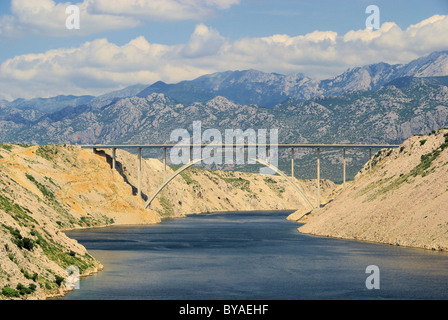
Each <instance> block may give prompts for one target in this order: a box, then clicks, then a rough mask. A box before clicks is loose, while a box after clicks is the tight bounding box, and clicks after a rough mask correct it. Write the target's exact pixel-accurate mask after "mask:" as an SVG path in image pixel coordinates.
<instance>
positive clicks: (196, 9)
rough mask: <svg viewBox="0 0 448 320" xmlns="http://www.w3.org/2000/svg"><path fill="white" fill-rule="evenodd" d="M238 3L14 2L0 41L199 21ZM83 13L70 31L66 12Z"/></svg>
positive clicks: (2, 22)
mask: <svg viewBox="0 0 448 320" xmlns="http://www.w3.org/2000/svg"><path fill="white" fill-rule="evenodd" d="M238 3H239V0H114V1H111V0H83V1H82V2H79V3H72V2H66V3H56V2H55V1H53V0H32V1H30V0H11V15H3V16H1V17H0V39H1V38H17V37H20V36H23V35H25V34H28V33H31V34H35V35H39V36H46V37H72V36H85V35H89V34H96V33H101V32H103V31H108V30H121V29H128V28H134V27H136V26H139V25H141V24H142V23H143V22H144V21H145V20H164V21H175V20H200V19H204V18H207V17H210V16H211V15H213V14H214V13H215V11H216V10H223V9H227V8H229V7H230V6H232V5H235V4H238ZM72 4H74V5H76V6H78V7H79V9H80V21H81V28H80V29H79V30H68V29H67V28H66V27H65V21H66V19H67V17H68V15H67V14H66V12H65V9H66V8H67V7H68V6H69V5H72Z"/></svg>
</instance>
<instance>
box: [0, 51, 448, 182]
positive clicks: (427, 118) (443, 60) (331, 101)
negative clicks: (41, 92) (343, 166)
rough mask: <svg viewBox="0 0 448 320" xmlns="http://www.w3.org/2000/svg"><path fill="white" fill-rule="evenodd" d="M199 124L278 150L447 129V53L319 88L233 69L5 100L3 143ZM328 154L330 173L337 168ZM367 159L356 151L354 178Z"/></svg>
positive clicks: (360, 72) (132, 139)
mask: <svg viewBox="0 0 448 320" xmlns="http://www.w3.org/2000/svg"><path fill="white" fill-rule="evenodd" d="M193 121H201V122H202V129H203V130H205V129H207V128H216V129H219V130H224V129H230V128H239V129H243V130H245V129H247V128H253V129H261V128H263V129H271V128H278V129H279V142H281V143H391V144H398V143H401V142H402V141H404V140H405V139H407V138H408V137H409V136H411V135H415V134H424V133H429V132H431V130H435V129H439V128H441V127H445V126H448V51H441V52H435V53H433V54H430V55H428V56H425V57H422V58H419V59H416V60H414V61H412V62H410V63H408V64H405V65H389V64H386V63H378V64H374V65H369V66H364V67H358V68H353V69H350V70H347V71H346V72H344V73H342V74H341V75H338V76H336V77H334V78H333V79H328V80H322V81H317V80H312V79H309V78H307V77H305V76H303V75H300V74H294V75H289V76H285V75H280V74H276V73H263V72H260V71H256V70H246V71H227V72H221V73H214V74H211V75H204V76H202V77H199V78H197V79H194V80H191V81H182V82H179V83H177V84H166V83H163V82H160V81H159V82H156V83H154V84H152V85H150V86H145V85H142V84H138V85H135V86H131V87H128V88H125V89H123V90H119V91H114V92H111V93H108V94H105V95H102V96H98V97H92V96H81V97H76V96H58V97H54V98H48V99H41V98H38V99H32V100H23V99H18V100H15V101H12V102H7V101H3V102H0V141H2V142H9V143H22V144H49V143H57V144H64V143H73V144H105V143H122V144H126V143H166V142H170V141H169V137H170V133H171V132H172V130H174V129H177V128H184V129H188V130H191V129H192V123H193ZM222 132H223V131H222ZM171 142H172V143H173V141H171ZM328 154H329V155H328V160H329V162H330V164H329V166H331V165H339V160H335V159H336V158H335V157H334V156H332V155H331V154H332V153H331V152H329V153H328ZM333 154H334V153H333ZM365 156H366V155H365V153H360V152H352V154H351V159H349V161H352V162H353V164H356V165H355V166H354V167H353V168H354V169H353V172H352V173H353V174H355V173H356V170H357V169H359V167H360V166H361V165H362V164H363V163H364V162H365V161H366V157H365ZM303 157H304V158H303V161H304V163H308V164H309V166H308V167H309V169H304V170H305V171H306V170H311V171H312V170H313V169H311V168H312V167H313V165H314V164H313V161H314V160H313V159H314V158H313V157H311V156H310V157H309V159H308V160H307V158H306V152H304V153H303ZM324 157H325V155H324ZM337 157H339V156H337ZM304 167H307V165H305V166H304ZM355 169H356V170H355ZM312 172H314V171H312ZM313 174H314V173H313ZM313 174H312V175H313Z"/></svg>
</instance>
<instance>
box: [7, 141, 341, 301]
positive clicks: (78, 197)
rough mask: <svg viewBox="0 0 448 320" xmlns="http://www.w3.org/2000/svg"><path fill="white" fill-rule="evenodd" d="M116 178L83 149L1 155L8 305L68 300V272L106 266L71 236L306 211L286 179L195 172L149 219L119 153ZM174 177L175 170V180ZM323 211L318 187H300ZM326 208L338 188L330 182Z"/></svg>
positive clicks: (160, 200) (154, 166)
mask: <svg viewBox="0 0 448 320" xmlns="http://www.w3.org/2000/svg"><path fill="white" fill-rule="evenodd" d="M117 158H118V168H117V170H112V169H111V165H110V157H108V156H106V153H105V152H104V151H99V152H98V153H93V152H92V151H89V150H84V149H81V148H80V147H79V146H55V145H50V146H27V145H8V144H3V145H0V299H8V298H13V299H44V298H47V297H50V296H53V295H60V294H63V293H64V281H63V279H64V278H65V277H66V276H67V274H66V268H67V267H68V266H70V265H76V266H78V267H79V269H80V272H81V274H82V275H87V274H90V273H92V272H96V271H98V269H101V268H102V266H101V264H100V262H99V261H96V260H95V258H94V257H92V256H90V255H89V254H88V252H87V251H86V249H85V248H84V247H83V246H82V245H80V244H78V243H77V241H75V240H73V239H70V238H68V237H66V236H65V234H64V232H63V231H64V230H67V229H72V228H86V227H99V226H107V225H111V224H152V223H158V222H160V221H161V218H162V217H182V216H184V215H185V214H188V213H203V212H210V211H228V210H272V209H276V210H277V209H297V208H302V210H304V211H306V210H307V209H305V207H304V206H303V204H302V200H301V199H300V197H298V195H297V194H296V192H295V191H294V190H293V189H292V188H291V187H290V186H289V185H288V184H287V183H286V182H285V181H284V179H283V178H281V177H279V176H261V175H258V174H249V173H240V172H225V171H211V170H202V169H195V168H190V169H188V170H187V171H184V172H183V173H182V174H181V175H180V176H178V177H176V178H175V179H174V180H173V181H172V182H171V183H170V184H169V185H168V186H167V188H166V190H164V191H163V192H162V193H161V194H159V196H158V197H157V198H156V199H155V200H154V201H153V203H152V204H151V207H150V208H149V209H147V210H145V209H144V208H143V205H144V199H138V198H137V197H136V196H135V192H136V188H135V186H136V185H137V181H136V177H137V166H136V165H137V159H136V156H135V155H133V154H130V153H128V152H125V151H122V150H118V152H117ZM142 172H143V185H142V190H143V197H146V196H148V195H149V194H150V193H151V192H153V191H154V190H155V189H156V188H157V187H158V185H159V184H160V183H161V182H162V179H163V164H162V163H161V162H160V161H158V160H156V159H144V161H143V162H142ZM172 172H173V170H172V169H171V168H169V167H168V168H167V175H169V174H171V173H172ZM296 182H297V184H299V185H300V186H301V188H302V190H303V191H304V192H305V193H306V194H307V195H308V197H309V198H310V200H311V201H312V202H313V203H314V202H315V181H311V180H308V181H302V180H296ZM322 184H323V191H322V198H323V201H324V202H325V201H327V200H328V199H330V198H331V197H332V196H333V192H334V190H335V188H336V187H337V186H336V185H335V184H333V183H332V182H329V181H322Z"/></svg>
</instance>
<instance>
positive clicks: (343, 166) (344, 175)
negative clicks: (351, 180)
mask: <svg viewBox="0 0 448 320" xmlns="http://www.w3.org/2000/svg"><path fill="white" fill-rule="evenodd" d="M342 154H343V156H342V158H343V160H342V168H343V169H342V172H343V174H342V175H343V181H344V182H343V185H344V190H345V180H346V173H345V165H346V163H345V148H344V149H343V151H342Z"/></svg>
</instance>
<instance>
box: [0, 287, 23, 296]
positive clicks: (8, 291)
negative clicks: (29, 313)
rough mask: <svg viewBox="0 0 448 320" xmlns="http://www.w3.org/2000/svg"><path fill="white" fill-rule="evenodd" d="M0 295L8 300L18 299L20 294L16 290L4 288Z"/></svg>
mask: <svg viewBox="0 0 448 320" xmlns="http://www.w3.org/2000/svg"><path fill="white" fill-rule="evenodd" d="M2 295H4V296H5V297H8V298H20V294H19V292H18V291H17V290H14V289H12V288H10V287H4V288H3V289H2Z"/></svg>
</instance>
